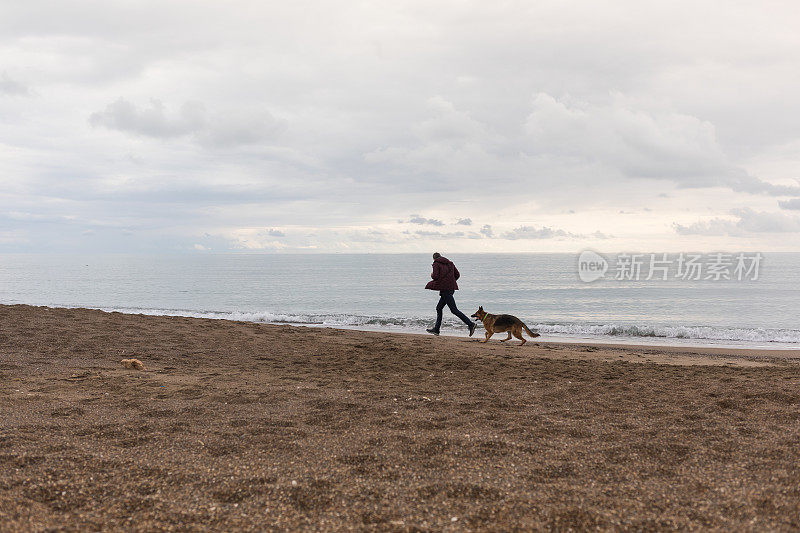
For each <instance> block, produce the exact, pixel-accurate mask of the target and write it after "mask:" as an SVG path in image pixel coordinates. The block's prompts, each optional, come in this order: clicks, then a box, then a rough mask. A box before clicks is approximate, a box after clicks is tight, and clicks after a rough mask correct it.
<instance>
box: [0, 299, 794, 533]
mask: <svg viewBox="0 0 800 533" xmlns="http://www.w3.org/2000/svg"><path fill="white" fill-rule="evenodd" d="M478 336H480V331H479V332H477V333H476V337H478ZM512 342H513V343H514V344H511V343H512ZM517 342H518V341H509V343H507V344H504V343H500V342H499V340H498V341H494V340H493V341H492V342H490V343H489V344H481V343H479V342H477V341H476V340H475V339H469V338H466V337H464V338H448V337H438V338H435V337H431V336H422V335H402V334H388V333H376V332H358V331H345V330H335V329H317V328H303V327H290V326H278V325H266V324H252V323H243V322H229V321H221V320H208V319H192V318H178V317H150V316H139V315H123V314H119V313H103V312H101V311H92V310H83V309H48V308H36V307H29V306H0V421H2V423H1V424H0V530H2V531H28V530H46V529H65V530H101V529H102V530H123V529H124V530H285V529H306V530H338V529H355V530H377V531H386V530H397V531H418V530H473V529H481V530H483V529H495V530H513V529H520V530H523V529H524V530H530V529H556V530H567V529H569V528H572V529H598V528H599V529H604V530H605V529H612V530H613V529H636V530H661V529H673V528H682V529H717V530H745V531H747V530H749V531H763V530H796V529H798V528H800V353H796V352H791V351H789V352H772V351H749V350H726V349H709V348H706V349H694V348H683V347H670V348H662V347H653V346H630V345H589V344H566V343H564V344H558V343H536V342H535V341H529V342H528V344H527V345H526V346H523V347H519V346H517V345H516V343H517ZM125 358H137V359H139V360H141V361H142V362H143V363H144V364H145V366H146V367H147V370H146V371H145V372H141V371H137V370H132V369H125V368H123V366H122V365H121V363H120V361H121V360H122V359H125Z"/></svg>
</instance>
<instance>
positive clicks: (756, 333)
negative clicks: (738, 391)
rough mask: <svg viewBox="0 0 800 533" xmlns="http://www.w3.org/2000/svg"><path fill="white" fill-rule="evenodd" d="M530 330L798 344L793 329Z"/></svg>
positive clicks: (644, 327) (596, 327)
mask: <svg viewBox="0 0 800 533" xmlns="http://www.w3.org/2000/svg"><path fill="white" fill-rule="evenodd" d="M534 327H535V328H536V329H537V330H538V331H539V333H542V334H551V335H552V334H555V335H570V336H579V337H583V336H603V337H652V338H664V339H697V340H713V341H741V342H782V343H800V331H798V330H793V329H766V328H725V327H714V326H653V325H620V324H536V326H534Z"/></svg>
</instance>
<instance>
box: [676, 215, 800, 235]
mask: <svg viewBox="0 0 800 533" xmlns="http://www.w3.org/2000/svg"><path fill="white" fill-rule="evenodd" d="M731 215H732V216H734V217H736V219H733V220H731V219H723V218H713V219H711V220H704V221H697V222H694V223H692V224H689V225H688V226H686V225H682V224H674V225H673V228H674V230H675V232H676V233H678V234H680V235H705V236H722V235H728V236H732V237H742V236H745V235H747V234H752V233H797V232H800V218H798V217H794V216H789V215H786V214H783V213H769V212H765V211H753V210H752V209H749V208H744V209H734V210H732V211H731Z"/></svg>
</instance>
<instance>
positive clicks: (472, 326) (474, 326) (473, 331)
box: [469, 322, 478, 337]
mask: <svg viewBox="0 0 800 533" xmlns="http://www.w3.org/2000/svg"><path fill="white" fill-rule="evenodd" d="M477 327H478V324H477V323H476V322H473V323H472V324H470V325H469V336H470V337H472V334H473V333H475V328H477Z"/></svg>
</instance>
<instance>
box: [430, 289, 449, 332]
mask: <svg viewBox="0 0 800 533" xmlns="http://www.w3.org/2000/svg"><path fill="white" fill-rule="evenodd" d="M445 305H447V296H445V295H443V294H442V293H441V292H440V293H439V303H438V304H436V325H435V326H433V329H434V331H436V333H439V329H440V328H441V327H442V310H443V309H444V306H445Z"/></svg>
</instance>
